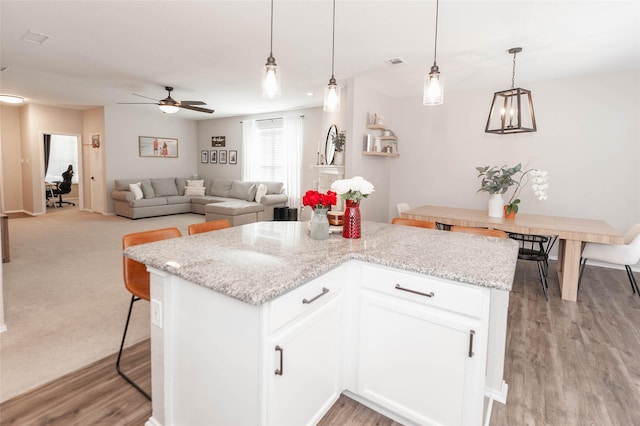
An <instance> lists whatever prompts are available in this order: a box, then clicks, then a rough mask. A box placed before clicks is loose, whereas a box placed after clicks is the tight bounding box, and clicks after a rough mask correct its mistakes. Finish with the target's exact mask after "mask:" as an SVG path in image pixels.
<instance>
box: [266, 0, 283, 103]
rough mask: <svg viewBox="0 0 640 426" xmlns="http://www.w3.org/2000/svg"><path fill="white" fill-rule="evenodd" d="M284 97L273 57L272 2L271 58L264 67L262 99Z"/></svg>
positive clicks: (278, 71)
mask: <svg viewBox="0 0 640 426" xmlns="http://www.w3.org/2000/svg"><path fill="white" fill-rule="evenodd" d="M281 95H282V90H281V85H280V70H279V69H278V65H277V64H276V58H274V57H273V0H271V44H270V48H269V57H268V58H267V63H266V64H265V66H264V75H263V78H262V97H263V98H269V99H274V98H279V97H280V96H281Z"/></svg>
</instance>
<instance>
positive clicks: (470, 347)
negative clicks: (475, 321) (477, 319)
mask: <svg viewBox="0 0 640 426" xmlns="http://www.w3.org/2000/svg"><path fill="white" fill-rule="evenodd" d="M475 334H476V332H475V330H469V358H473V355H474V353H473V336H474V335H475Z"/></svg>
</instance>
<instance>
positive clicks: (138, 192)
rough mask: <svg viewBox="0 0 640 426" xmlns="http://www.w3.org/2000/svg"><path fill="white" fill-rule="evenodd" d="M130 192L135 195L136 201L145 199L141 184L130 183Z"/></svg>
mask: <svg viewBox="0 0 640 426" xmlns="http://www.w3.org/2000/svg"><path fill="white" fill-rule="evenodd" d="M129 191H131V192H132V193H133V199H134V200H140V199H142V198H143V196H142V188H141V187H140V182H138V183H130V184H129Z"/></svg>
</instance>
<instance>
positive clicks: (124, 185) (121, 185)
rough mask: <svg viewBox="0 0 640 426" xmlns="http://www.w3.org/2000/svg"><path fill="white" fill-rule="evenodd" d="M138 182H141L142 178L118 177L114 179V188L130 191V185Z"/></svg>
mask: <svg viewBox="0 0 640 426" xmlns="http://www.w3.org/2000/svg"><path fill="white" fill-rule="evenodd" d="M137 182H140V179H116V180H115V181H114V183H115V188H114V189H115V190H116V191H128V190H129V185H130V184H132V183H137Z"/></svg>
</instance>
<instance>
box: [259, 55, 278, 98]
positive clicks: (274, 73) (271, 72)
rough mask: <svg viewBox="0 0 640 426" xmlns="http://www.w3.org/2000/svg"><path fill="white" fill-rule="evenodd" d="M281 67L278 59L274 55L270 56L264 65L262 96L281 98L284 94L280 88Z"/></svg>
mask: <svg viewBox="0 0 640 426" xmlns="http://www.w3.org/2000/svg"><path fill="white" fill-rule="evenodd" d="M280 87H281V85H280V69H279V68H278V65H276V60H275V58H274V57H273V56H269V58H268V59H267V63H266V65H265V66H264V75H263V78H262V97H263V98H269V99H274V98H279V97H280V96H282V91H281V89H280Z"/></svg>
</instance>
